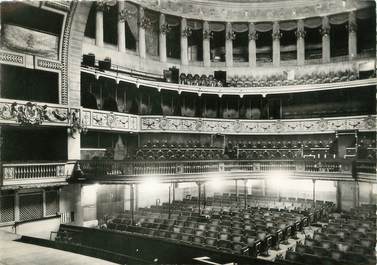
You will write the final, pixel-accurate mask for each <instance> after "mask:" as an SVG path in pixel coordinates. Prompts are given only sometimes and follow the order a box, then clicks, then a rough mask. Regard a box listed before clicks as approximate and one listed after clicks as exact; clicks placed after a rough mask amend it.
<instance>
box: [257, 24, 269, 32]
mask: <svg viewBox="0 0 377 265" xmlns="http://www.w3.org/2000/svg"><path fill="white" fill-rule="evenodd" d="M255 30H256V31H259V32H267V31H271V30H272V23H270V22H261V23H256V24H255Z"/></svg>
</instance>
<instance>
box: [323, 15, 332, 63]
mask: <svg viewBox="0 0 377 265" xmlns="http://www.w3.org/2000/svg"><path fill="white" fill-rule="evenodd" d="M321 34H322V62H323V63H329V62H330V23H329V18H328V17H327V16H325V17H323V18H322V30H321Z"/></svg>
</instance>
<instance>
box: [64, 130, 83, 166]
mask: <svg viewBox="0 0 377 265" xmlns="http://www.w3.org/2000/svg"><path fill="white" fill-rule="evenodd" d="M80 139H81V137H80V133H79V132H78V131H77V130H73V129H71V128H68V129H67V156H68V157H67V158H68V160H80V158H81V154H80V146H81V140H80Z"/></svg>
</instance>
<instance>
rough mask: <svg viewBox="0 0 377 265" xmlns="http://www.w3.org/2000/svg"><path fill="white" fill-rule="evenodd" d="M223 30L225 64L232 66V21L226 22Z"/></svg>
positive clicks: (233, 34)
mask: <svg viewBox="0 0 377 265" xmlns="http://www.w3.org/2000/svg"><path fill="white" fill-rule="evenodd" d="M225 32H226V33H225V65H226V66H230V67H231V66H233V40H234V38H235V33H234V32H233V30H232V23H230V22H227V23H226V27H225Z"/></svg>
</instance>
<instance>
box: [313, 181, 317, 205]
mask: <svg viewBox="0 0 377 265" xmlns="http://www.w3.org/2000/svg"><path fill="white" fill-rule="evenodd" d="M312 181H313V205H314V206H315V205H316V202H315V201H316V197H315V179H313V180H312Z"/></svg>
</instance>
